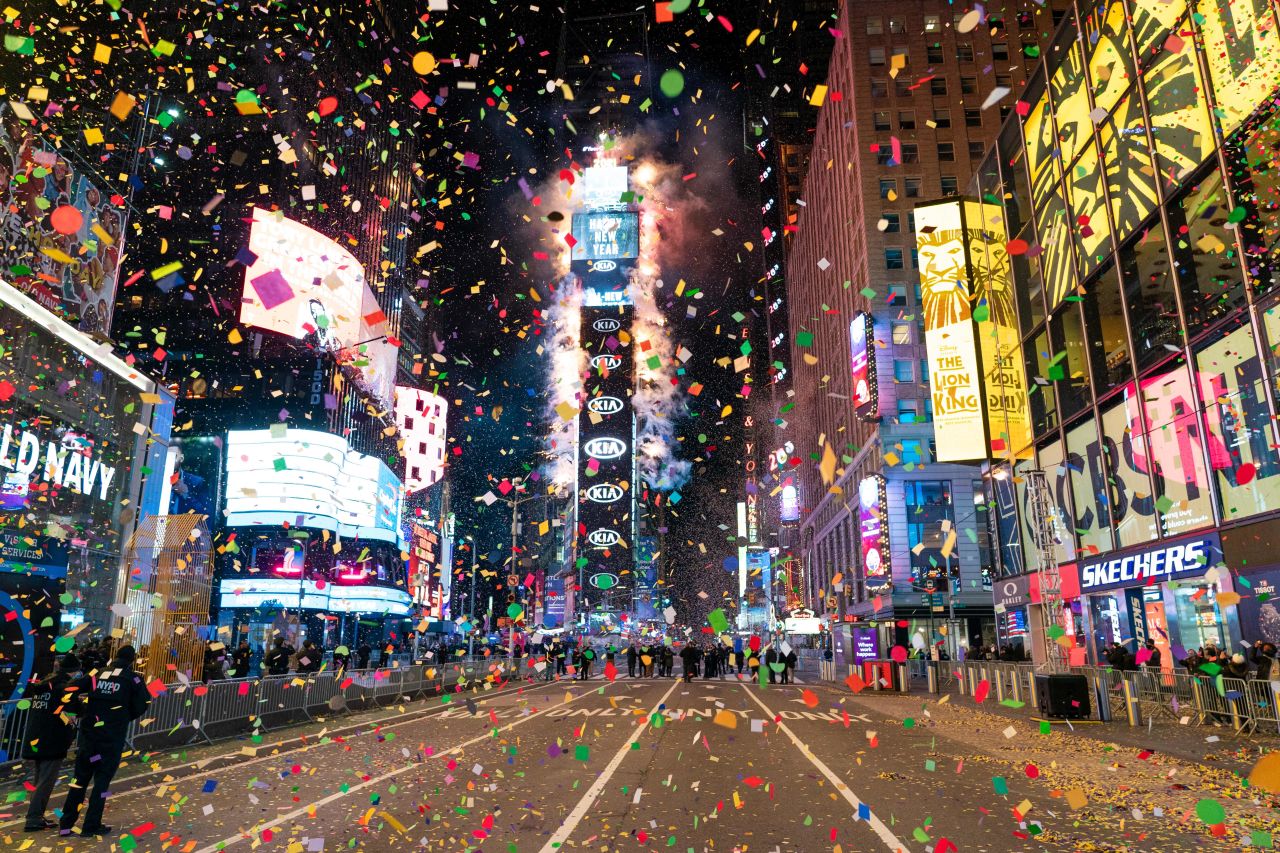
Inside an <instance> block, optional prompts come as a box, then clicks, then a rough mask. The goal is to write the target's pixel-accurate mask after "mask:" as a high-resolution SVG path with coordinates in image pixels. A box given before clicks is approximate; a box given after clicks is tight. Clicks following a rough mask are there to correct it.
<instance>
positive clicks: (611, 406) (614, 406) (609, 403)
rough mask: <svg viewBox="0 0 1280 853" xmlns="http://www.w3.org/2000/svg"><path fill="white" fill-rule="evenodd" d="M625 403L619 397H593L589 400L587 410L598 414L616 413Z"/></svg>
mask: <svg viewBox="0 0 1280 853" xmlns="http://www.w3.org/2000/svg"><path fill="white" fill-rule="evenodd" d="M625 405H626V404H625V403H623V402H622V400H620V399H619V398H617V397H592V398H591V399H590V400H588V401H587V410H588V411H591V412H595V413H596V414H597V415H616V414H617V413H618V412H621V411H622V409H623V406H625Z"/></svg>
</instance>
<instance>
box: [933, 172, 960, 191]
mask: <svg viewBox="0 0 1280 853" xmlns="http://www.w3.org/2000/svg"><path fill="white" fill-rule="evenodd" d="M938 183H939V185H940V186H939V189H940V190H942V194H943V195H955V194H957V193H958V192H960V181H959V179H957V178H956V176H955V175H943V176H942V179H941V180H940V181H939V182H938Z"/></svg>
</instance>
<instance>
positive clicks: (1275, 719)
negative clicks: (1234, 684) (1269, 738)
mask: <svg viewBox="0 0 1280 853" xmlns="http://www.w3.org/2000/svg"><path fill="white" fill-rule="evenodd" d="M1245 693H1246V704H1247V706H1248V712H1249V721H1250V724H1249V728H1250V729H1251V730H1252V731H1255V732H1257V731H1258V730H1259V726H1261V727H1262V730H1263V731H1265V732H1266V733H1267V734H1270V733H1271V732H1272V731H1273V730H1274V732H1275V733H1276V734H1280V681H1250V682H1249V683H1248V684H1247V685H1246V686H1245Z"/></svg>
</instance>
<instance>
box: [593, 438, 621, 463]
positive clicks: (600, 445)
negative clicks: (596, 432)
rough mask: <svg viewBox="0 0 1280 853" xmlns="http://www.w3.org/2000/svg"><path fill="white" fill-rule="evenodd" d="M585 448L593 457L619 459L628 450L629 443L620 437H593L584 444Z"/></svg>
mask: <svg viewBox="0 0 1280 853" xmlns="http://www.w3.org/2000/svg"><path fill="white" fill-rule="evenodd" d="M583 449H584V450H586V451H587V455H588V456H590V457H591V458H592V459H617V458H618V457H619V456H621V455H622V454H624V453H626V452H627V445H626V442H624V441H623V440H622V439H620V438H613V437H612V436H603V437H601V438H593V439H591V440H590V441H588V442H587V443H586V444H584V445H583Z"/></svg>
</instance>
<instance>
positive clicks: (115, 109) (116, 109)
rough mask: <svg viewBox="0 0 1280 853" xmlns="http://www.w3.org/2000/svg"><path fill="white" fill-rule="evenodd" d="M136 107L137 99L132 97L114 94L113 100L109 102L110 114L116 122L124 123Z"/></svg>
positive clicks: (120, 93) (122, 93)
mask: <svg viewBox="0 0 1280 853" xmlns="http://www.w3.org/2000/svg"><path fill="white" fill-rule="evenodd" d="M137 105H138V99H137V98H135V97H134V96H133V95H126V94H125V93H124V92H116V96H115V99H114V100H112V101H111V114H112V115H113V116H115V117H116V120H117V121H124V120H125V119H127V118H128V117H129V113H131V112H133V108H134V107H136V106H137Z"/></svg>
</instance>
